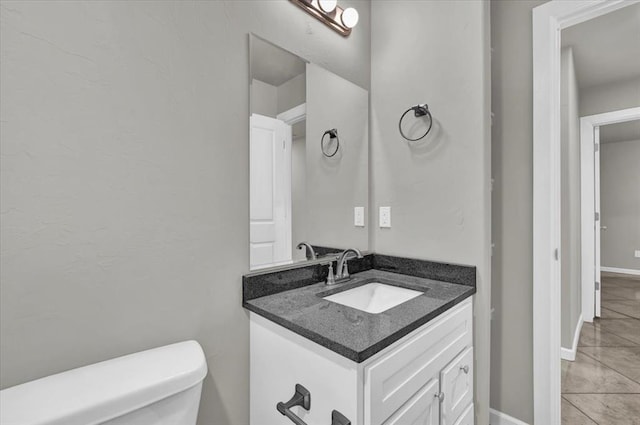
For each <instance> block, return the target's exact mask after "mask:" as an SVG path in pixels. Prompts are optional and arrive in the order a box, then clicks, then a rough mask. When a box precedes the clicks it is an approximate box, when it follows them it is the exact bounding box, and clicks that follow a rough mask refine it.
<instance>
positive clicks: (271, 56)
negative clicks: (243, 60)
mask: <svg viewBox="0 0 640 425" xmlns="http://www.w3.org/2000/svg"><path fill="white" fill-rule="evenodd" d="M305 69H306V62H305V61H304V60H303V59H301V58H300V57H298V56H296V55H294V54H293V53H291V52H288V51H286V50H284V49H281V48H280V47H277V46H274V45H273V44H271V43H269V42H268V41H264V40H262V39H260V38H258V37H251V78H253V79H256V80H260V81H262V82H263V83H267V84H271V85H272V86H276V87H278V86H280V85H282V84H283V83H285V82H287V81H289V80H290V79H292V78H293V77H295V76H297V75H300V74H302V73H303V72H305Z"/></svg>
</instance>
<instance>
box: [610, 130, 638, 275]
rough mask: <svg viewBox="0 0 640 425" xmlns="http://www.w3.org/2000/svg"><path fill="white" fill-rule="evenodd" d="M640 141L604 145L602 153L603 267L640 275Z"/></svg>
mask: <svg viewBox="0 0 640 425" xmlns="http://www.w3.org/2000/svg"><path fill="white" fill-rule="evenodd" d="M639 164H640V140H632V141H628V142H615V143H603V144H602V145H601V150H600V205H601V207H600V208H601V210H600V212H601V214H602V221H601V225H602V226H607V230H605V231H602V233H601V236H602V238H601V255H602V259H601V263H602V266H603V267H615V268H622V269H633V270H638V271H640V258H635V257H634V251H635V250H640V165H639Z"/></svg>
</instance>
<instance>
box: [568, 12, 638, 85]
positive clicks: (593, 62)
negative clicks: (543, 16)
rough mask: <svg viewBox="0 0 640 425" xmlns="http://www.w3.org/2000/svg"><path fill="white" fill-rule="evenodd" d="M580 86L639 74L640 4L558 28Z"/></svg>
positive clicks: (621, 79) (605, 82)
mask: <svg viewBox="0 0 640 425" xmlns="http://www.w3.org/2000/svg"><path fill="white" fill-rule="evenodd" d="M568 46H571V47H573V56H574V62H575V66H576V77H577V80H578V86H579V87H580V89H584V88H588V87H592V86H597V85H600V84H607V83H612V82H615V81H623V80H629V79H632V78H635V77H640V3H637V4H634V5H631V6H627V7H623V8H622V9H619V10H617V11H615V12H611V13H608V14H606V15H603V16H600V17H598V18H595V19H591V20H589V21H586V22H583V23H581V24H578V25H574V26H572V27H569V28H567V29H564V30H562V47H568Z"/></svg>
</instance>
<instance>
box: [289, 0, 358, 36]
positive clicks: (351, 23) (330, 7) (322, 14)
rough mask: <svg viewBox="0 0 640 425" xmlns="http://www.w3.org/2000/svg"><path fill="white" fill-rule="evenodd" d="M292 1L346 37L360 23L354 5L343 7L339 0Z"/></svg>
mask: <svg viewBox="0 0 640 425" xmlns="http://www.w3.org/2000/svg"><path fill="white" fill-rule="evenodd" d="M290 1H292V2H293V3H295V4H296V5H297V6H298V7H300V8H301V9H303V10H304V11H305V12H307V13H308V14H309V15H311V16H314V17H315V18H316V19H318V20H319V21H320V22H323V23H324V24H325V25H326V26H328V27H330V28H332V29H333V30H334V31H336V32H338V33H340V34H342V35H343V36H345V37H346V36H348V35H349V34H351V29H352V28H353V27H355V26H356V25H357V24H358V11H357V10H355V9H354V8H353V7H348V8H346V9H342V8H341V7H340V6H338V1H337V0H290Z"/></svg>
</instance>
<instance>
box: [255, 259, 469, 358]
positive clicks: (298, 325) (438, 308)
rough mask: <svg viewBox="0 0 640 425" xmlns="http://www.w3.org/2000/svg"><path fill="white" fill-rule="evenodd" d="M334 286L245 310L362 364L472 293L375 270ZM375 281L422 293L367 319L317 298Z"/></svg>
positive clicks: (258, 302) (259, 301)
mask: <svg viewBox="0 0 640 425" xmlns="http://www.w3.org/2000/svg"><path fill="white" fill-rule="evenodd" d="M351 276H352V279H351V280H349V281H347V282H345V283H338V284H337V285H335V286H327V285H325V284H324V282H321V283H315V284H312V285H308V286H303V287H301V288H297V289H291V290H287V291H283V292H279V293H275V294H271V295H266V296H262V297H258V298H254V299H250V300H245V301H244V307H245V308H247V309H248V310H250V311H252V312H254V313H257V314H259V315H261V316H264V317H265V318H267V319H269V320H271V321H273V322H275V323H278V324H280V325H282V326H283V327H285V328H287V329H290V330H291V331H293V332H295V333H297V334H299V335H302V336H304V337H306V338H307V339H310V340H311V341H314V342H316V343H318V344H320V345H322V346H323V347H326V348H328V349H330V350H332V351H335V352H336V353H338V354H341V355H343V356H344V357H346V358H348V359H350V360H353V361H354V362H357V363H361V362H363V361H364V360H366V359H368V358H369V357H371V356H373V355H374V354H376V353H377V352H379V351H381V350H383V349H384V348H386V347H388V346H389V345H391V344H392V343H394V342H395V341H397V340H399V339H400V338H402V337H403V336H405V335H407V334H409V333H410V332H411V331H413V330H415V329H417V328H419V327H420V326H422V325H424V324H425V323H427V322H429V321H430V320H431V319H433V318H435V317H437V316H438V315H440V314H442V313H443V312H445V311H447V310H448V309H450V308H451V307H453V306H454V305H456V304H458V303H459V302H461V301H463V300H464V299H466V298H468V297H470V296H471V295H473V294H474V293H475V292H476V288H475V285H473V286H470V285H463V284H457V283H448V282H443V281H439V280H433V279H428V278H423V277H415V276H409V275H405V274H399V273H392V272H388V271H382V270H377V269H370V270H366V271H362V272H360V273H356V274H352V275H351ZM372 280H375V281H376V282H381V283H386V284H390V285H395V286H401V287H405V288H409V289H415V290H419V291H425V292H424V294H423V295H420V296H418V297H416V298H413V299H411V300H409V301H407V302H405V303H402V304H400V305H398V306H396V307H393V308H391V309H389V310H386V311H384V312H382V313H378V314H372V313H366V312H364V311H361V310H357V309H354V308H351V307H347V306H344V305H341V304H336V303H333V302H331V301H326V300H324V299H323V298H322V297H325V296H328V295H332V294H334V293H338V292H342V291H345V290H348V289H351V288H354V287H357V286H361V285H364V284H366V283H368V282H371V281H372Z"/></svg>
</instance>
